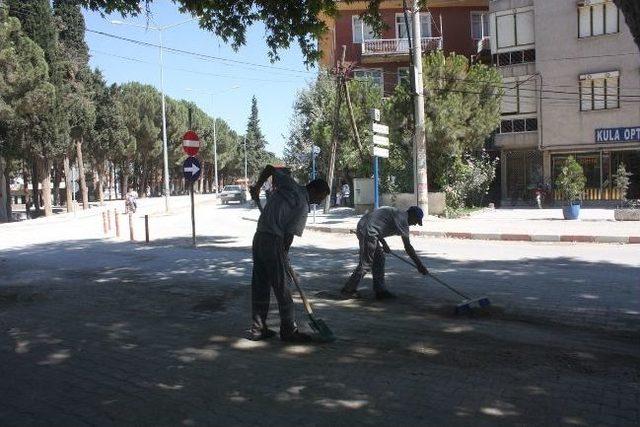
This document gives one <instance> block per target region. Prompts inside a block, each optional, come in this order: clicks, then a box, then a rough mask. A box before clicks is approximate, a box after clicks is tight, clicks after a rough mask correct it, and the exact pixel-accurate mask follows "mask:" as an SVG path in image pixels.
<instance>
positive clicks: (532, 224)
mask: <svg viewBox="0 0 640 427" xmlns="http://www.w3.org/2000/svg"><path fill="white" fill-rule="evenodd" d="M254 215H255V214H254ZM580 218H581V219H580V220H577V221H566V220H564V219H563V218H562V210H561V209H495V210H490V209H485V210H482V211H479V212H475V213H473V214H472V215H471V216H469V217H465V218H457V219H445V218H439V217H431V216H430V217H428V218H425V220H424V224H423V226H422V227H413V229H412V234H414V235H418V236H428V237H449V238H458V239H474V240H508V241H527V242H587V243H632V244H640V223H639V222H637V221H615V220H614V219H613V209H582V211H581V212H580ZM359 219H360V216H358V215H355V214H354V212H353V210H352V209H349V208H338V209H333V210H331V212H330V213H329V214H327V215H324V214H323V213H322V211H318V212H317V213H316V220H315V223H314V221H313V217H312V215H309V220H308V221H307V228H308V229H311V230H315V231H323V232H328V233H349V232H350V230H354V229H355V227H356V224H357V223H358V220H359Z"/></svg>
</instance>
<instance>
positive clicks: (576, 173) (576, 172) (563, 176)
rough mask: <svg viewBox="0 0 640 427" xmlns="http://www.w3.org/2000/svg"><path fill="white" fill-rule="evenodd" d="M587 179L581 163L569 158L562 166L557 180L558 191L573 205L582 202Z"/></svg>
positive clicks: (571, 157)
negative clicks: (575, 202)
mask: <svg viewBox="0 0 640 427" xmlns="http://www.w3.org/2000/svg"><path fill="white" fill-rule="evenodd" d="M586 184H587V177H586V176H584V171H583V170H582V166H580V163H578V162H577V161H576V159H574V158H573V156H569V157H568V158H567V160H565V162H564V164H563V165H562V169H561V172H560V175H558V178H556V189H557V190H559V191H560V192H561V193H562V196H563V197H564V199H565V200H566V201H567V202H568V203H569V204H571V203H572V202H574V201H580V200H582V194H583V193H584V188H585V185H586Z"/></svg>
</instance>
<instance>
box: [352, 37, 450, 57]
mask: <svg viewBox="0 0 640 427" xmlns="http://www.w3.org/2000/svg"><path fill="white" fill-rule="evenodd" d="M420 42H421V44H422V51H423V52H428V51H431V50H437V49H442V37H422V39H421V40H420ZM362 54H363V55H367V56H368V55H408V54H409V40H408V39H375V40H365V41H364V42H363V43H362Z"/></svg>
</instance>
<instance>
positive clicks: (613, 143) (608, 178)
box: [551, 126, 640, 201]
mask: <svg viewBox="0 0 640 427" xmlns="http://www.w3.org/2000/svg"><path fill="white" fill-rule="evenodd" d="M595 142H596V145H595V146H594V145H591V147H593V148H592V150H591V151H587V150H585V151H578V150H572V151H564V152H556V153H552V154H551V178H552V182H555V180H556V178H557V176H558V174H559V173H560V171H561V168H562V164H563V163H564V161H565V160H566V159H567V157H569V156H573V157H574V158H575V159H576V160H577V161H578V163H580V165H581V166H582V169H583V171H584V174H585V176H586V178H587V184H586V190H585V194H584V196H583V200H584V201H615V200H620V196H621V195H620V193H619V191H618V190H617V189H616V188H615V175H616V170H617V168H618V166H619V165H620V164H621V163H624V165H625V167H626V170H627V171H628V172H631V174H632V175H631V176H630V181H631V183H630V185H629V190H628V192H627V198H628V199H640V147H638V142H640V126H639V127H631V128H602V129H597V130H596V134H595ZM598 145H600V146H602V147H603V148H601V149H598ZM554 198H555V200H559V199H560V198H561V196H560V195H559V194H555V195H554Z"/></svg>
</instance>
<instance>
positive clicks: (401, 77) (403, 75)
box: [398, 67, 411, 84]
mask: <svg viewBox="0 0 640 427" xmlns="http://www.w3.org/2000/svg"><path fill="white" fill-rule="evenodd" d="M410 76H411V74H410V73H409V67H398V84H401V83H407V84H409V83H410V81H409V77H410Z"/></svg>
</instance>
